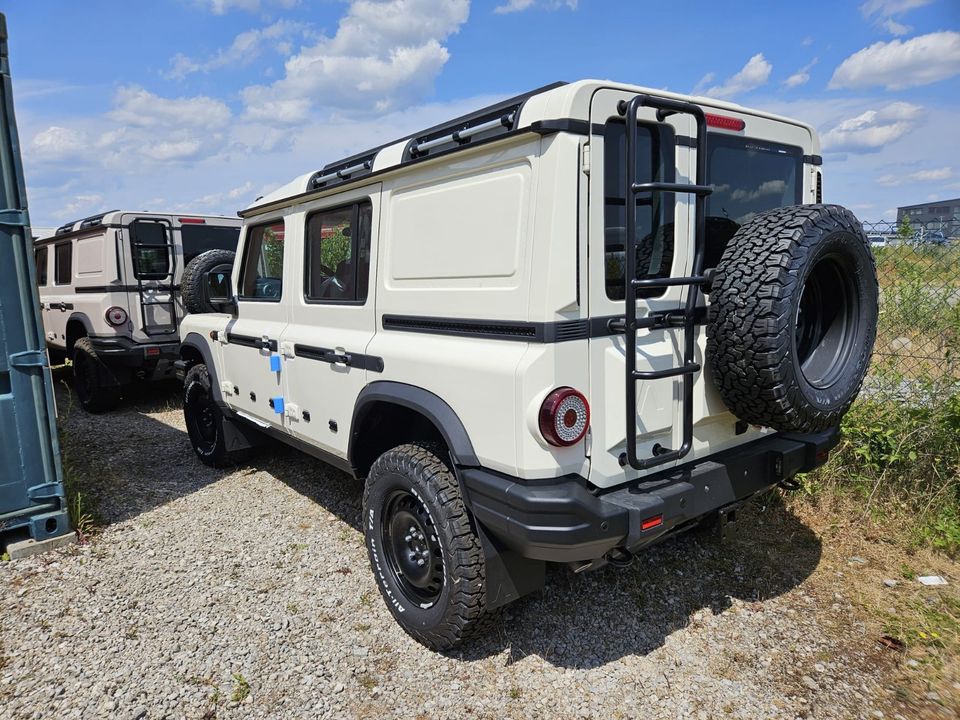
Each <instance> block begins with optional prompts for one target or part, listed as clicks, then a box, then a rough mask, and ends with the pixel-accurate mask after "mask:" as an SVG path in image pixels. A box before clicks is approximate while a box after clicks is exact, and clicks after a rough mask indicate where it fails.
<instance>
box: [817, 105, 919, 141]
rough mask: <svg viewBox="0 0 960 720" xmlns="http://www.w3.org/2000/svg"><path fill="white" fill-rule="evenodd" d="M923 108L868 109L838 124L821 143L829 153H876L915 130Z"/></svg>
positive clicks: (824, 136)
mask: <svg viewBox="0 0 960 720" xmlns="http://www.w3.org/2000/svg"><path fill="white" fill-rule="evenodd" d="M922 111H923V108H922V107H920V106H919V105H911V104H910V103H906V102H896V103H891V104H890V105H887V106H885V107H883V108H881V109H879V110H867V111H865V112H863V113H861V114H859V115H857V116H856V117H852V118H848V119H846V120H843V121H842V122H840V123H838V124H837V125H836V126H834V127H833V128H832V129H830V130H828V131H827V132H825V133H823V135H822V136H821V138H820V140H821V143H822V145H823V148H824V150H828V151H830V152H834V153H837V152H852V153H857V152H875V151H877V150H879V149H880V148H882V147H883V146H885V145H888V144H889V143H892V142H894V141H895V140H898V139H900V138H901V137H903V136H904V135H905V134H907V133H908V132H909V131H910V130H912V129H913V128H914V127H915V126H916V124H917V122H918V121H919V119H920V117H921V113H922Z"/></svg>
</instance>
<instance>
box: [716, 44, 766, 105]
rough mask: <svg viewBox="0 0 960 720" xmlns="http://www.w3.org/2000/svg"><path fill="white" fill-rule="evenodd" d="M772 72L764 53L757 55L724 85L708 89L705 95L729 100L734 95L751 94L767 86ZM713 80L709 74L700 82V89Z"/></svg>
mask: <svg viewBox="0 0 960 720" xmlns="http://www.w3.org/2000/svg"><path fill="white" fill-rule="evenodd" d="M772 70H773V65H771V64H770V63H769V62H767V60H766V58H764V57H763V53H757V54H756V55H754V56H753V57H752V58H750V59H749V60H748V61H747V64H746V65H744V66H743V67H742V68H741V69H740V71H739V72H738V73H736V74H735V75H732V76H730V77H729V78H727V80H726V81H725V82H724V83H723V84H722V85H714V86H713V87H709V88H707V90H706V91H704V94H705V95H707V96H708V97H715V98H729V97H733V96H734V95H739V94H741V93H745V92H749V91H750V90H755V89H756V88H758V87H761V86H763V85H765V84H766V82H767V79H768V78H769V77H770V72H771V71H772ZM708 78H709V79H708ZM713 78H714V75H713V73H708V74H707V75H705V76H704V78H703V79H702V80H701V81H700V83H699V84H698V87H699V86H700V85H705V84H707V83H709V82H712V81H713Z"/></svg>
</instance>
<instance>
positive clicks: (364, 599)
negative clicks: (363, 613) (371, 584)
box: [360, 590, 373, 607]
mask: <svg viewBox="0 0 960 720" xmlns="http://www.w3.org/2000/svg"><path fill="white" fill-rule="evenodd" d="M360 604H361V605H363V606H364V607H370V606H371V605H372V604H373V597H372V596H371V594H370V591H369V590H367V591H365V592H363V593H361V594H360Z"/></svg>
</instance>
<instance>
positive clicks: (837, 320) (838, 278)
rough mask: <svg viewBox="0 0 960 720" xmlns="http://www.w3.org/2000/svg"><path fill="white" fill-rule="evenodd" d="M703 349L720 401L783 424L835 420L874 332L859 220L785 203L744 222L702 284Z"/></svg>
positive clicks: (859, 377) (852, 393)
mask: <svg viewBox="0 0 960 720" xmlns="http://www.w3.org/2000/svg"><path fill="white" fill-rule="evenodd" d="M709 297H710V310H709V324H708V327H707V357H708V361H709V364H710V368H711V370H712V372H713V377H714V381H715V383H716V386H717V388H718V390H719V391H720V395H721V396H722V397H723V400H724V402H725V403H726V405H727V407H728V408H730V410H731V411H732V412H733V413H734V414H735V415H736V416H737V417H738V418H740V419H741V420H745V421H746V422H748V423H751V424H754V425H763V426H766V427H770V428H773V429H775V430H781V431H787V432H819V431H822V430H826V429H828V428H831V427H834V426H836V425H838V424H839V422H840V419H841V418H842V417H843V415H844V413H845V412H846V411H847V409H849V407H850V404H851V403H852V402H853V401H854V399H855V398H856V396H857V393H858V392H859V390H860V385H861V384H862V383H863V378H864V376H865V375H866V372H867V367H868V365H869V363H870V355H871V352H872V351H873V341H874V338H875V337H876V332H877V297H878V290H877V274H876V268H875V267H874V262H873V256H872V255H871V253H870V245H869V243H868V242H867V238H866V236H865V235H864V232H863V228H862V226H861V225H860V222H859V221H858V220H857V218H856V217H854V215H853V213H851V212H850V211H849V210H847V209H846V208H842V207H840V206H838V205H795V206H791V207H785V208H779V209H776V210H771V211H769V212H766V213H763V214H761V215H758V216H756V217H754V218H753V219H752V220H749V221H748V222H746V223H745V224H744V225H743V226H742V227H741V228H740V229H739V230H738V231H737V232H736V234H735V235H734V236H733V237H732V238H731V239H730V242H729V243H728V244H727V247H726V250H725V251H724V253H723V257H722V259H721V260H720V263H719V264H718V265H717V268H716V272H715V274H714V277H713V279H712V282H711V286H710V296H709Z"/></svg>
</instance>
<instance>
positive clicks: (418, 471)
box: [363, 444, 489, 650]
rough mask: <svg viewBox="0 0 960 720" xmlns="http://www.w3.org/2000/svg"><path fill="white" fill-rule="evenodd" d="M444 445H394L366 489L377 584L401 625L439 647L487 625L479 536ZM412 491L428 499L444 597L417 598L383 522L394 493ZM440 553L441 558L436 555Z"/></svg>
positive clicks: (368, 532) (372, 473)
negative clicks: (405, 581) (406, 586)
mask: <svg viewBox="0 0 960 720" xmlns="http://www.w3.org/2000/svg"><path fill="white" fill-rule="evenodd" d="M444 456H445V453H444V452H443V451H442V449H441V448H439V447H437V446H434V445H428V444H410V445H401V446H399V447H395V448H393V449H392V450H388V451H387V452H385V453H384V454H383V455H381V456H380V457H379V458H378V459H377V460H376V461H375V462H374V463H373V466H372V467H371V468H370V473H369V475H368V476H367V480H366V485H365V487H364V492H363V532H364V538H365V540H366V545H367V554H368V556H369V558H370V567H371V569H372V570H373V575H374V578H375V579H376V581H377V587H378V588H379V589H380V594H381V595H382V596H383V599H384V602H385V603H386V605H387V607H388V608H389V609H390V612H391V613H393V616H394V618H395V619H396V621H397V622H398V623H399V624H400V626H401V627H402V628H403V629H404V630H405V631H406V632H407V633H408V634H409V635H410V636H411V637H413V638H414V639H415V640H417V641H418V642H420V643H422V644H423V645H426V646H427V647H430V648H432V649H434V650H449V649H450V648H453V647H456V646H457V645H458V644H460V643H461V642H462V641H463V640H464V639H466V638H468V637H470V636H471V635H473V634H474V633H478V632H482V631H483V630H484V628H486V627H487V624H486V623H485V622H483V620H484V619H485V618H487V617H489V616H488V615H486V614H485V599H486V596H485V573H486V570H485V563H484V556H483V550H482V548H481V544H480V538H479V537H478V536H477V533H476V532H475V530H474V529H473V526H472V523H471V519H470V516H469V513H468V512H467V509H466V506H465V504H464V502H463V497H462V496H461V493H460V487H459V485H458V483H457V479H456V477H454V474H453V472H452V471H451V470H450V468H449V466H448V465H447V463H446V462H444V461H443V460H442V459H441V458H442V457H444ZM406 493H409V494H411V495H412V496H413V498H414V499H415V500H417V501H419V502H420V503H421V504H422V507H423V509H424V510H425V513H424V514H423V517H425V518H427V520H426V522H425V527H427V528H428V530H432V531H433V532H434V533H435V534H434V535H432V536H431V538H430V539H431V540H435V541H436V543H437V545H438V546H439V551H440V557H439V558H438V561H437V563H436V565H435V566H434V567H436V568H439V569H440V570H442V574H443V575H442V577H443V580H442V585H441V587H440V590H439V594H438V597H437V598H436V599H435V600H431V601H428V602H422V603H421V602H419V599H418V598H411V595H410V594H409V591H408V590H405V589H404V586H403V585H402V584H401V582H402V581H401V579H400V578H399V576H398V573H397V572H396V570H395V569H396V567H397V566H396V563H395V562H393V561H392V560H391V555H390V550H389V548H388V546H387V543H388V542H392V540H391V539H389V538H388V537H387V536H388V535H389V530H388V528H386V527H385V518H386V520H387V521H388V522H389V519H390V517H389V510H390V506H391V503H392V502H394V500H392V498H396V497H398V496H399V497H401V498H405V497H406V495H405V494H406ZM434 557H435V556H434Z"/></svg>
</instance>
